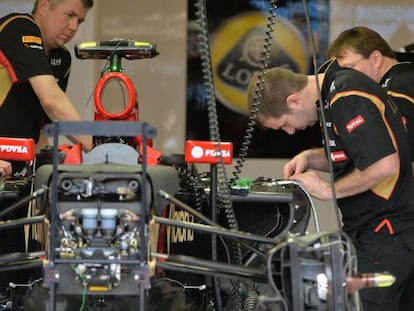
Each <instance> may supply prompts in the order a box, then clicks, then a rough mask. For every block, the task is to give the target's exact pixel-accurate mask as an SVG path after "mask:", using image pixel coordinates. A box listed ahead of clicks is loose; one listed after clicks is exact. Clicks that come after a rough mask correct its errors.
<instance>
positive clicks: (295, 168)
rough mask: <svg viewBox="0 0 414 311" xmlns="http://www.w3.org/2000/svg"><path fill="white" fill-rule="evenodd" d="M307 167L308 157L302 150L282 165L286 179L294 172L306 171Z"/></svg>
mask: <svg viewBox="0 0 414 311" xmlns="http://www.w3.org/2000/svg"><path fill="white" fill-rule="evenodd" d="M307 169H308V158H307V156H306V154H305V153H304V152H301V153H299V154H297V155H296V156H295V157H293V158H292V159H291V160H290V161H289V162H288V163H286V164H285V166H284V167H283V175H284V177H285V178H286V179H288V178H290V177H292V176H293V175H295V174H300V173H304V172H306V170H307Z"/></svg>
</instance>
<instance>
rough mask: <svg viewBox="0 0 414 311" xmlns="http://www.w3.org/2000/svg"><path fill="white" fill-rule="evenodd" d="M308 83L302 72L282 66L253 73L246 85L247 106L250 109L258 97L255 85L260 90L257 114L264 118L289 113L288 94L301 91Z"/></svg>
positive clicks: (278, 116)
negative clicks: (262, 73)
mask: <svg viewBox="0 0 414 311" xmlns="http://www.w3.org/2000/svg"><path fill="white" fill-rule="evenodd" d="M307 83H308V76H307V75H305V74H302V73H295V72H293V71H292V70H290V69H286V68H283V67H273V68H269V69H268V70H266V71H265V74H264V75H261V72H256V73H254V74H253V77H252V79H251V80H250V82H249V86H248V95H247V96H248V99H247V102H248V106H249V108H250V110H251V109H252V106H253V104H254V103H255V102H256V101H258V100H259V99H258V98H256V97H257V96H256V95H257V94H256V93H257V91H259V90H258V89H257V87H258V86H259V87H260V88H263V89H262V90H261V99H260V105H258V107H257V108H258V111H257V114H258V115H261V116H263V117H265V118H269V117H273V118H280V117H281V116H283V115H285V114H289V113H290V109H289V107H288V106H287V103H286V100H287V98H288V96H289V95H292V94H293V93H296V92H298V91H301V90H302V89H303V88H305V86H306V84H307Z"/></svg>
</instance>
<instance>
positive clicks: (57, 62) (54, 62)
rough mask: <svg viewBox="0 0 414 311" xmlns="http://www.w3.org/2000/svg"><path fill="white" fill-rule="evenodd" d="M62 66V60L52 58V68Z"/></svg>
mask: <svg viewBox="0 0 414 311" xmlns="http://www.w3.org/2000/svg"><path fill="white" fill-rule="evenodd" d="M61 64H62V58H51V59H50V65H52V66H60V65H61Z"/></svg>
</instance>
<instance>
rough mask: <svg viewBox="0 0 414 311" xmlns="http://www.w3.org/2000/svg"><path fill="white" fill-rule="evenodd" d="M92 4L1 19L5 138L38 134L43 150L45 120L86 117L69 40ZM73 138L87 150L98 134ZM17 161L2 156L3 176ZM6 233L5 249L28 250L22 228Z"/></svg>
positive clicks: (81, 1) (0, 107) (18, 278)
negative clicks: (73, 88)
mask: <svg viewBox="0 0 414 311" xmlns="http://www.w3.org/2000/svg"><path fill="white" fill-rule="evenodd" d="M92 6H93V0H36V1H35V2H34V6H33V11H32V14H31V15H30V14H20V13H12V14H9V15H7V16H4V17H1V18H0V137H11V138H33V139H34V141H35V142H36V143H37V146H36V147H37V150H40V149H41V148H43V147H44V146H45V145H46V144H48V141H47V139H46V137H45V136H44V135H42V132H41V129H42V127H43V125H44V124H45V123H47V122H50V120H73V121H78V120H82V118H81V115H80V113H79V112H78V110H77V109H76V108H75V106H74V104H73V103H72V102H71V101H70V99H69V98H68V96H67V95H66V94H65V93H64V91H65V90H66V86H67V83H68V78H69V72H70V66H71V56H70V53H69V51H68V50H66V49H65V47H64V45H65V44H66V43H67V42H68V41H69V40H71V39H72V38H73V37H74V35H75V33H76V32H77V30H78V28H79V25H80V24H81V23H82V22H83V21H84V19H85V17H86V14H87V12H88V10H89V9H90V8H91V7H92ZM71 140H72V141H73V142H74V143H81V144H82V146H83V148H84V150H85V151H87V150H89V149H90V148H91V147H92V137H88V136H76V137H71ZM13 164H14V167H13V171H12V169H11V166H10V163H8V162H7V161H0V173H1V174H2V177H4V176H7V175H11V174H12V173H15V172H19V171H20V168H21V167H20V164H21V163H18V162H17V163H13ZM0 207H4V206H0ZM19 212H20V211H19ZM14 216H15V217H17V216H20V217H23V215H20V214H19V215H17V214H14ZM1 236H2V237H3V238H4V241H3V243H2V246H1V248H0V254H7V253H14V252H22V251H24V250H23V248H24V236H23V232H22V230H20V229H10V230H3V231H1ZM27 273H29V272H28V271H26V270H24V271H23V272H22V271H19V270H16V271H5V272H2V273H0V294H2V293H3V292H4V291H5V290H6V288H7V287H8V283H9V281H11V282H16V283H25V282H27V281H28V279H29V277H28V276H27ZM30 273H32V271H30ZM31 277H33V276H31Z"/></svg>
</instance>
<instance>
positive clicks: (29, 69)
mask: <svg viewBox="0 0 414 311" xmlns="http://www.w3.org/2000/svg"><path fill="white" fill-rule="evenodd" d="M70 66H71V56H70V53H69V51H67V50H66V49H65V48H57V49H54V50H52V51H50V53H49V55H48V56H46V55H45V51H44V49H43V45H42V39H41V33H40V29H39V28H38V26H37V25H36V24H35V21H34V19H33V18H32V17H31V16H30V15H28V14H16V13H14V14H10V15H7V16H5V17H3V18H1V19H0V136H3V137H21V138H33V139H34V140H35V141H36V142H37V141H38V139H39V133H40V129H41V128H42V126H43V125H44V123H45V122H48V118H47V116H46V114H45V112H44V111H43V108H42V107H41V105H40V102H39V100H38V98H37V96H36V94H35V93H34V91H33V89H32V87H31V85H30V83H29V81H28V78H30V77H33V76H37V75H54V76H55V77H56V80H57V82H58V84H59V85H60V87H61V88H62V89H63V90H66V86H67V82H68V77H69V72H70Z"/></svg>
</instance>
